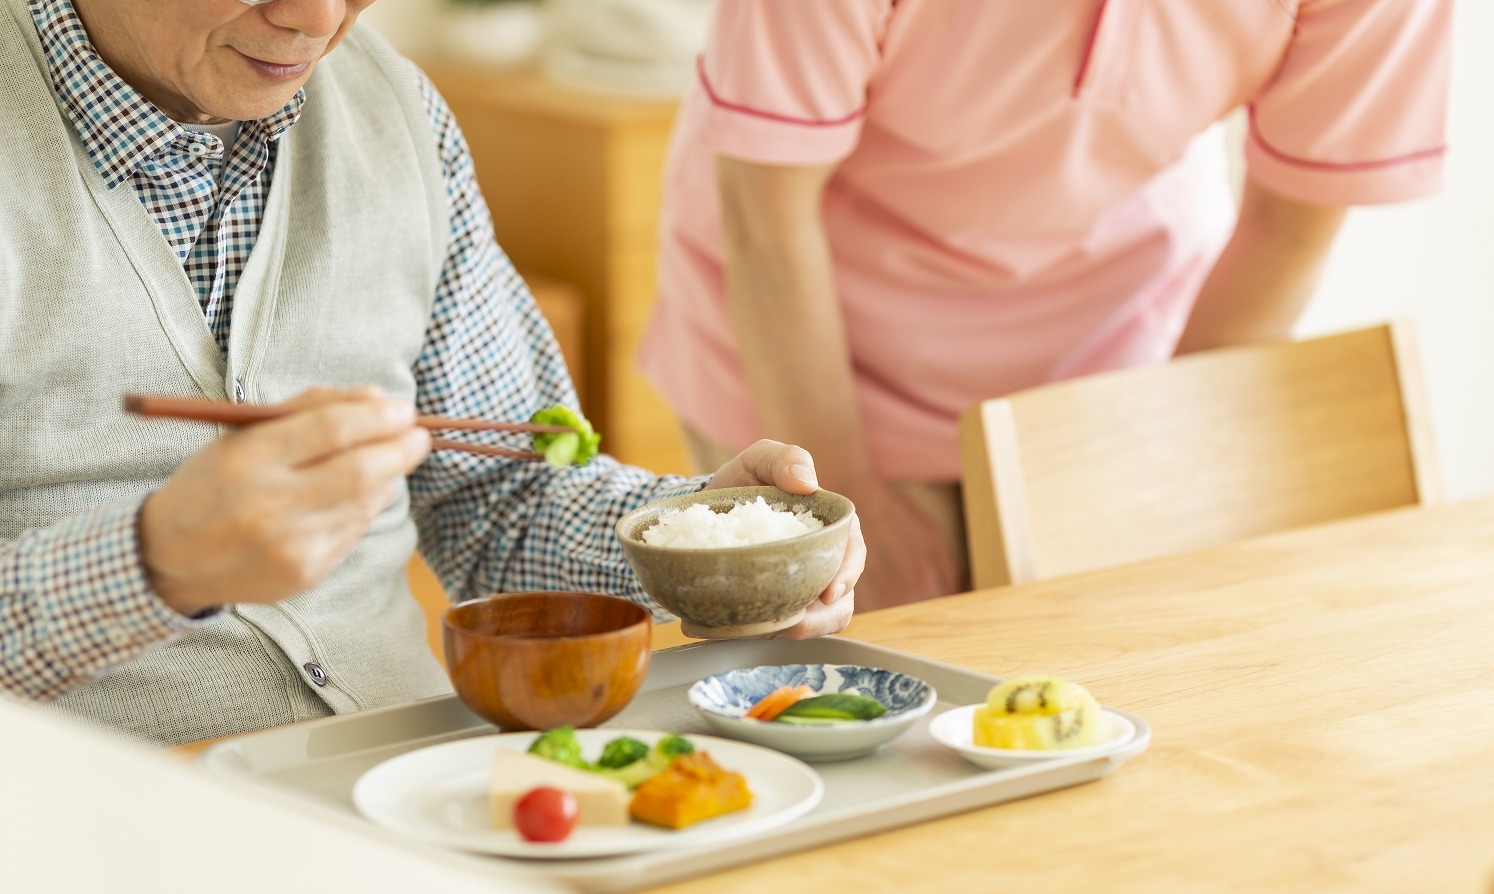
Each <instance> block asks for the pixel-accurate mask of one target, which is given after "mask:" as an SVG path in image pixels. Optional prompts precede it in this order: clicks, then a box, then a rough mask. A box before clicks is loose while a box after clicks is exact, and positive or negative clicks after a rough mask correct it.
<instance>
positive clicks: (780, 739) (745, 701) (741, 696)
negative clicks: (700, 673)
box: [689, 664, 938, 762]
mask: <svg viewBox="0 0 1494 894" xmlns="http://www.w3.org/2000/svg"><path fill="white" fill-rule="evenodd" d="M800 685H805V686H808V687H809V688H810V689H812V690H814V694H815V695H824V694H827V693H833V692H844V693H849V694H854V695H865V696H869V697H871V698H874V699H876V700H877V701H879V702H881V703H882V704H883V706H885V707H886V708H887V713H886V714H883V715H882V716H881V717H878V718H876V719H874V720H845V721H841V722H831V723H816V724H814V725H800V724H789V723H779V722H774V721H767V722H765V721H762V720H749V719H747V718H746V717H744V716H743V715H745V714H746V713H747V711H748V709H749V708H751V707H752V706H753V705H755V704H757V703H758V702H759V701H761V700H762V698H763V696H765V695H767V694H768V693H770V692H772V691H773V690H775V689H777V688H779V687H780V686H800ZM689 698H690V704H692V705H694V706H695V709H696V710H697V711H699V712H700V713H701V716H703V717H704V718H705V719H706V722H708V723H709V724H710V725H711V726H712V727H713V728H714V729H715V730H716V732H719V733H721V734H722V735H724V736H730V737H731V738H733V739H741V740H742V741H744V742H752V743H754V744H756V745H764V746H767V747H768V748H773V749H776V750H778V751H782V752H784V753H785V754H791V755H793V756H794V757H797V758H800V759H801V760H806V761H820V762H826V761H843V760H850V759H851V758H857V757H862V756H864V755H867V754H871V753H872V752H873V751H876V750H877V748H879V747H881V745H882V744H883V743H885V742H888V741H891V740H892V739H894V738H896V737H897V736H898V735H900V734H902V733H903V732H906V731H907V729H908V728H909V727H910V726H912V725H913V723H914V721H916V720H918V718H920V717H922V716H924V715H925V714H927V713H928V712H929V711H930V710H932V709H933V707H934V702H935V700H936V699H937V698H938V694H937V693H935V692H934V687H933V686H931V685H929V684H928V683H927V682H925V681H923V680H920V679H918V678H917V677H913V676H909V675H908V674H903V673H899V672H897V671H892V670H886V669H884V668H880V667H863V666H861V665H857V664H775V665H764V666H761V667H744V668H738V669H737V670H730V671H726V672H725V673H720V674H715V675H714V676H710V677H706V678H705V679H703V680H699V681H697V682H696V683H695V684H694V685H693V686H691V687H690V692H689Z"/></svg>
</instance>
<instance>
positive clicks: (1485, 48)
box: [1298, 0, 1494, 500]
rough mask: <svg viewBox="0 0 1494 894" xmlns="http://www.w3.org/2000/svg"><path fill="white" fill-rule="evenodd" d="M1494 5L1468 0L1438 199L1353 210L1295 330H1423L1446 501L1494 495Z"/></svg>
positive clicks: (1458, 38)
mask: <svg viewBox="0 0 1494 894" xmlns="http://www.w3.org/2000/svg"><path fill="white" fill-rule="evenodd" d="M1491 37H1494V4H1491V3H1490V2H1489V0H1460V2H1459V3H1458V6H1457V12H1456V24H1455V26H1454V38H1453V39H1454V46H1453V84H1452V115H1451V121H1450V125H1449V134H1448V150H1449V151H1448V157H1447V181H1446V185H1445V187H1444V189H1443V191H1442V192H1441V193H1440V194H1439V195H1437V196H1435V197H1432V198H1429V199H1422V200H1420V201H1417V202H1411V203H1408V204H1404V205H1390V206H1384V207H1373V208H1356V209H1354V210H1353V211H1352V212H1351V213H1350V214H1349V218H1348V221H1347V222H1346V224H1345V227H1344V231H1343V232H1342V234H1341V235H1340V237H1339V240H1338V242H1337V244H1336V245H1335V246H1334V251H1333V254H1332V257H1331V258H1330V261H1329V268H1328V271H1327V275H1326V277H1325V279H1324V282H1323V284H1322V288H1321V290H1320V291H1319V294H1318V296H1317V298H1316V299H1315V300H1314V302H1313V304H1312V306H1311V307H1310V308H1309V310H1308V312H1307V314H1306V315H1305V316H1304V317H1303V319H1302V321H1301V324H1300V325H1299V327H1298V332H1299V334H1301V335H1314V334H1319V333H1323V332H1329V331H1334V330H1339V329H1349V328H1353V327H1355V326H1358V325H1361V324H1368V323H1375V322H1379V321H1381V320H1385V319H1388V318H1390V317H1397V316H1405V317H1410V318H1411V319H1412V320H1413V321H1414V322H1415V323H1416V326H1417V330H1418V336H1419V341H1420V344H1421V348H1422V360H1423V367H1424V369H1425V371H1426V379H1427V390H1428V391H1429V392H1430V402H1431V411H1432V421H1433V427H1434V429H1435V431H1436V437H1437V444H1438V451H1439V453H1440V457H1441V460H1442V473H1443V480H1444V484H1445V486H1446V491H1447V496H1448V498H1449V499H1453V500H1456V499H1463V498H1467V497H1472V496H1475V495H1481V494H1488V493H1494V351H1491V350H1490V349H1489V347H1488V346H1489V341H1490V336H1491V335H1494V96H1491V89H1494V53H1491V52H1490V51H1489V39H1490V38H1491Z"/></svg>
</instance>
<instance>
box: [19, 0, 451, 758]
mask: <svg viewBox="0 0 1494 894" xmlns="http://www.w3.org/2000/svg"><path fill="white" fill-rule="evenodd" d="M0 168H4V169H6V170H7V172H14V171H24V172H25V175H24V177H15V176H12V175H11V173H7V174H6V176H5V180H4V182H5V183H7V184H18V185H19V186H20V189H14V188H11V187H10V186H7V188H6V189H5V190H3V194H0V539H7V540H8V539H14V538H16V537H17V536H19V535H20V533H21V532H23V531H25V530H27V529H31V528H41V527H46V526H50V525H54V524H56V523H58V522H59V521H61V520H63V519H66V518H68V517H69V516H71V515H74V514H76V513H78V512H80V511H83V510H87V509H89V508H90V507H96V506H102V505H107V504H110V503H114V502H118V501H126V500H132V499H137V498H139V497H140V496H141V495H142V494H145V493H148V492H150V491H152V490H154V489H156V488H158V487H159V486H160V485H161V483H162V482H163V481H164V480H165V479H166V478H167V477H168V476H169V475H170V474H171V473H172V471H173V470H174V469H175V468H176V467H177V466H178V465H180V464H181V463H182V462H183V461H184V460H185V459H186V458H187V457H189V456H190V455H191V454H192V453H193V452H194V451H196V450H197V449H199V448H201V447H202V446H203V445H204V444H206V443H207V442H208V441H209V440H211V439H212V438H214V437H215V436H217V434H218V433H219V432H218V431H217V430H216V429H214V428H213V427H212V426H208V425H202V424H196V423H176V422H170V421H163V420H144V419H139V418H134V417H131V416H127V415H125V414H123V413H122V412H121V410H120V397H121V395H123V394H125V393H126V392H149V393H160V394H174V395H186V396H204V397H213V398H222V397H225V396H226V395H228V394H230V393H231V392H232V389H233V383H234V382H235V381H238V382H239V383H241V384H242V386H243V388H244V391H245V395H246V399H248V400H251V401H260V402H274V401H281V400H285V399H287V398H290V397H293V396H294V395H296V394H297V393H299V392H301V391H302V390H304V389H306V388H307V387H309V386H312V385H317V384H322V385H335V386H358V385H367V384H373V385H379V386H381V387H383V388H384V389H385V390H386V391H388V392H389V393H390V394H393V395H395V396H398V397H402V398H405V399H410V398H412V397H413V395H414V379H413V376H412V373H411V367H412V365H413V364H414V362H415V359H416V357H417V356H418V354H419V352H420V350H421V347H422V344H423V341H424V335H425V330H426V326H427V321H428V318H429V316H430V311H431V302H432V299H433V296H434V293H435V285H436V282H437V279H438V276H439V273H440V268H441V263H442V259H443V258H444V257H445V254H446V247H447V242H448V240H449V225H448V213H447V206H446V194H445V190H444V186H443V181H442V176H441V167H440V161H439V159H438V158H437V155H436V149H435V143H434V140H433V138H432V134H431V125H430V120H429V116H428V115H427V113H426V111H425V108H424V105H423V104H422V101H421V99H420V95H419V93H418V87H417V84H416V81H415V75H414V73H413V71H412V70H411V69H410V68H409V66H408V64H407V63H406V62H404V61H403V60H402V59H400V58H399V57H398V56H396V55H395V54H394V52H393V51H392V50H390V49H389V48H388V47H387V46H386V45H385V44H384V43H383V42H381V41H380V40H379V39H378V38H377V37H376V36H375V35H374V34H373V33H372V32H371V31H369V30H367V29H363V28H354V29H353V30H352V32H351V33H350V34H349V35H348V37H347V39H346V40H345V41H344V43H343V44H342V46H340V47H339V48H337V49H336V50H335V51H333V52H332V53H331V54H330V55H329V56H328V57H327V58H326V59H324V60H322V61H321V62H320V63H319V64H318V66H317V69H316V73H315V75H314V76H313V77H312V80H311V82H310V83H309V84H308V86H307V88H306V104H305V108H304V110H303V112H302V115H301V118H300V120H299V121H298V122H297V123H296V124H295V126H294V127H292V128H291V129H290V131H289V132H287V133H286V135H285V136H284V137H282V138H281V141H280V147H279V157H278V159H277V162H276V166H275V172H274V180H273V186H272V188H271V190H270V193H269V198H268V202H267V206H266V209H265V216H264V224H263V227H262V229H261V231H260V234H259V237H258V240H257V242H256V243H255V246H254V250H253V253H252V255H251V256H250V258H249V261H248V263H247V265H246V267H245V269H244V272H243V275H242V278H241V279H240V281H239V285H238V288H237V290H236V292H235V295H234V305H233V320H232V330H231V336H230V347H229V356H228V359H227V363H226V364H225V362H224V360H223V359H222V357H221V355H220V352H219V349H218V347H217V345H216V344H215V342H214V340H213V338H212V336H211V335H210V334H209V332H208V329H207V326H206V323H205V321H204V317H203V313H202V310H201V307H200V305H199V304H198V299H197V295H196V293H195V292H194V290H193V288H192V286H191V284H190V283H189V282H188V281H187V278H186V275H185V274H184V272H183V270H182V266H181V264H180V263H179V262H178V261H177V259H176V256H175V255H174V254H173V253H172V252H171V250H170V249H169V248H168V247H167V244H166V242H165V240H164V239H163V238H162V237H161V234H160V232H159V231H158V229H157V228H156V225H155V224H154V223H153V222H152V221H151V219H150V217H149V215H148V214H147V213H146V211H145V210H144V208H142V207H141V205H140V202H139V201H138V200H137V199H136V197H135V195H134V193H133V192H132V190H131V189H130V188H129V187H128V185H121V186H120V187H118V188H116V189H113V190H110V189H108V188H107V187H106V186H105V184H104V182H103V180H102V179H101V178H100V176H99V174H98V172H97V171H96V170H95V168H94V167H93V165H92V163H91V162H90V161H89V159H88V156H87V153H86V152H85V151H84V149H83V147H82V145H81V143H80V142H79V140H78V137H77V134H76V132H75V131H74V129H73V127H72V124H71V122H70V121H69V119H68V118H67V116H66V114H65V113H64V112H63V111H62V110H61V109H60V108H59V106H58V104H57V102H56V99H55V97H54V94H53V92H52V89H51V86H50V83H49V80H48V74H47V67H46V64H45V62H44V59H43V55H42V50H41V47H40V46H39V43H38V40H37V35H36V31H35V28H34V26H33V25H32V22H31V18H30V14H29V13H28V11H27V9H26V4H25V2H24V0H0ZM414 542H415V531H414V526H413V524H412V523H411V520H410V516H409V512H408V496H407V495H406V494H404V493H403V492H402V493H401V494H400V496H399V498H398V499H397V500H396V501H395V503H394V505H392V506H390V507H389V508H388V509H387V510H385V511H384V512H383V513H382V514H381V515H380V516H379V517H378V518H377V519H376V520H375V522H374V524H373V525H372V527H371V529H370V530H369V532H368V534H367V536H365V537H364V538H363V540H362V541H361V542H360V543H359V544H358V546H357V547H356V548H355V549H354V551H353V552H352V553H351V554H350V555H349V556H348V557H347V558H346V560H345V561H343V562H342V563H341V564H340V565H339V566H338V567H337V568H336V570H335V571H334V572H333V573H332V574H331V575H330V577H328V578H327V579H326V580H325V581H324V582H322V583H321V584H319V585H318V586H316V587H315V588H313V589H312V590H310V591H308V592H306V593H303V594H301V595H299V596H296V597H295V598H293V599H290V600H287V601H285V602H282V603H279V604H277V605H273V606H261V605H233V606H232V607H231V608H230V609H229V610H228V611H226V612H225V613H224V614H223V615H222V616H221V617H220V618H219V619H218V620H217V621H216V623H213V624H212V625H211V626H209V627H206V628H205V629H202V630H200V631H197V632H193V633H191V634H188V635H186V636H183V637H181V638H180V639H177V640H175V641H173V642H171V643H169V644H167V645H165V646H162V647H160V648H158V649H155V650H153V651H151V652H148V653H146V654H144V655H141V656H139V657H137V658H135V659H133V660H130V661H128V662H126V663H125V664H123V665H122V666H120V667H117V668H115V669H113V670H112V671H111V672H109V673H108V674H107V675H105V676H103V677H102V678H100V679H97V680H96V681H93V682H91V683H89V684H87V685H84V686H82V687H79V688H77V689H74V690H73V691H71V692H69V693H68V694H67V695H65V696H64V697H63V698H62V699H61V700H60V701H59V702H58V703H57V704H58V706H59V708H61V709H63V710H67V711H70V712H74V713H76V714H79V715H83V716H85V717H88V718H93V719H95V720H97V721H100V722H103V723H106V724H109V725H111V726H114V727H116V728H119V729H122V730H125V731H128V732H132V733H135V734H138V735H141V736H144V737H147V738H149V739H151V740H154V741H158V742H163V743H176V742H184V741H191V740H197V739H203V738H207V737H213V736H221V735H225V734H229V733H233V732H239V731H244V730H250V729H259V728H264V727H268V726H273V725H276V724H281V723H287V722H290V721H293V720H299V719H304V718H308V717H315V716H321V715H325V714H328V713H331V712H337V713H343V712H348V711H357V710H360V709H363V708H368V707H373V706H378V705H387V704H391V703H395V702H400V701H405V700H408V699H413V698H420V697H425V696H430V695H435V694H438V693H441V692H445V691H448V688H449V687H448V684H447V681H446V678H445V675H444V674H443V673H442V671H441V669H440V666H439V665H438V664H436V662H435V660H434V659H433V657H432V656H431V655H430V652H429V651H428V649H427V648H426V645H425V640H424V637H423V634H422V631H423V620H422V615H421V612H420V610H419V608H418V606H417V605H416V603H415V601H414V600H413V598H412V597H411V595H410V593H409V590H408V588H407V585H406V582H405V575H404V569H405V567H406V563H407V562H408V560H409V558H410V554H411V551H412V550H413V548H414ZM222 596H223V598H222V601H223V602H224V603H225V604H230V605H231V604H232V603H233V602H234V594H233V593H224V594H222ZM307 665H315V667H316V668H319V669H320V672H319V673H318V672H317V671H315V670H311V671H308V670H307ZM319 678H324V679H325V685H316V681H317V679H319Z"/></svg>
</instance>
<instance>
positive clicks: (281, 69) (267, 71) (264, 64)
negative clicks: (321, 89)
mask: <svg viewBox="0 0 1494 894" xmlns="http://www.w3.org/2000/svg"><path fill="white" fill-rule="evenodd" d="M239 55H240V56H243V57H244V61H246V62H248V63H249V67H250V68H253V69H254V70H255V71H257V72H259V74H260V75H261V76H263V77H265V78H267V79H269V80H272V81H293V80H295V79H296V78H299V77H300V76H301V75H303V74H305V73H306V71H307V69H309V68H311V63H310V62H271V61H269V60H266V59H256V58H255V57H253V56H250V55H248V54H246V53H240V54H239Z"/></svg>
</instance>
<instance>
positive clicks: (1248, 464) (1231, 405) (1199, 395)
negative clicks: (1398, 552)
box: [960, 322, 1441, 587]
mask: <svg viewBox="0 0 1494 894" xmlns="http://www.w3.org/2000/svg"><path fill="white" fill-rule="evenodd" d="M960 449H961V461H962V465H963V469H964V497H965V519H966V525H967V528H968V533H969V542H970V562H971V573H972V577H973V581H974V584H975V586H976V587H992V586H999V585H1002V584H1006V583H1023V582H1027V581H1033V580H1043V579H1047V578H1052V577H1059V576H1063V575H1069V574H1076V573H1080V572H1084V571H1090V570H1094V569H1098V568H1105V567H1110V566H1114V565H1120V564H1126V563H1131V562H1137V561H1140V560H1143V559H1149V558H1154V557H1157V556H1163V555H1170V554H1173V553H1179V552H1184V551H1189V550H1195V549H1202V548H1205V547H1209V546H1215V545H1219V544H1223V543H1226V542H1230V541H1234V540H1238V539H1241V538H1245V537H1251V536H1254V535H1259V534H1265V533H1269V532H1272V531H1278V530H1283V529H1286V528H1293V527H1298V526H1302V525H1310V524H1314V523H1317V522H1323V521H1328V520H1331V519H1335V518H1341V517H1345V516H1350V515H1355V514H1359V513H1366V512H1374V511H1376V510H1381V509H1389V508H1392V507H1395V506H1402V505H1407V504H1415V503H1433V502H1437V501H1438V500H1440V498H1441V493H1440V483H1439V478H1438V473H1437V466H1436V460H1435V457H1434V453H1433V447H1432V437H1431V431H1430V422H1429V420H1428V418H1427V408H1426V400H1425V397H1424V389H1423V384H1422V381H1421V378H1420V373H1419V370H1418V363H1417V353H1416V350H1415V347H1414V343H1413V338H1412V334H1411V332H1410V327H1409V324H1407V323H1403V322H1396V323H1392V324H1388V325H1383V326H1377V327H1374V328H1369V329H1362V330H1357V331H1353V332H1347V333H1343V334H1339V335H1331V336H1326V337H1322V338H1314V339H1310V340H1305V341H1296V342H1286V343H1279V344H1267V345H1257V346H1245V347H1231V348H1221V349H1217V350H1213V351H1205V352H1201V353H1198V354H1193V355H1188V356H1184V357H1180V358H1177V359H1174V360H1173V361H1171V362H1169V363H1167V364H1163V365H1160V366H1152V367H1144V368H1137V369H1127V370H1119V371H1115V372H1109V373H1102V374H1098V375H1093V376H1086V377H1083V378H1078V379H1072V380H1069V381H1065V382H1057V383H1053V384H1050V385H1043V386H1040V387H1036V388H1032V389H1029V390H1026V391H1021V392H1018V393H1015V394H1012V395H1009V396H1007V397H1004V398H998V399H994V400H987V401H984V402H982V403H980V404H978V405H977V406H974V407H972V408H971V409H970V410H969V411H968V412H966V414H965V415H964V416H963V417H962V419H961V423H960Z"/></svg>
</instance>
